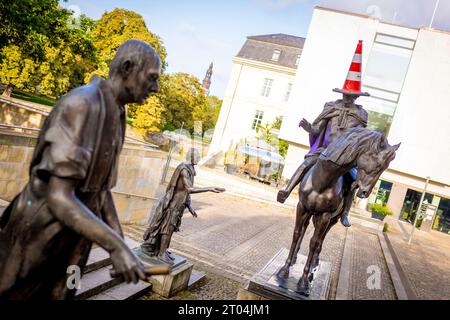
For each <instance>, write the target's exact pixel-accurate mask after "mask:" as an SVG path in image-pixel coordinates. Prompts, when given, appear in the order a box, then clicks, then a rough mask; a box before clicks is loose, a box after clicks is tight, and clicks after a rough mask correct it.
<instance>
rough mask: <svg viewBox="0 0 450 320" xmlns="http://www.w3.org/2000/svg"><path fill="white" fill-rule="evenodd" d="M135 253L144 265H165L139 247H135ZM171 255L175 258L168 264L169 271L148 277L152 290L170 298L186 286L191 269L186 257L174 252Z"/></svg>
mask: <svg viewBox="0 0 450 320" xmlns="http://www.w3.org/2000/svg"><path fill="white" fill-rule="evenodd" d="M135 253H136V255H137V256H138V257H139V258H140V259H141V261H142V262H143V263H144V264H145V265H148V266H160V265H167V264H165V263H164V262H162V261H161V260H159V259H157V258H155V257H149V256H148V255H146V254H145V253H142V252H141V249H140V248H138V249H136V250H135ZM172 256H173V257H174V258H175V260H174V264H173V265H171V266H170V267H171V271H170V273H169V274H166V275H157V276H151V277H150V279H149V282H150V283H151V284H152V291H153V292H155V293H157V294H159V295H160V296H163V297H165V298H170V297H172V296H173V295H175V294H177V293H178V292H180V291H183V290H186V289H187V288H188V285H189V278H190V277H191V273H192V269H193V265H192V263H190V262H188V261H187V260H186V258H184V257H180V256H178V255H176V254H174V253H172Z"/></svg>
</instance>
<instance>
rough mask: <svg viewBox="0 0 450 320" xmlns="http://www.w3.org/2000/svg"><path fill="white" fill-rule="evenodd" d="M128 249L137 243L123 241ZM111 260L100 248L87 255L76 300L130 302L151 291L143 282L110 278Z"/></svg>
mask: <svg viewBox="0 0 450 320" xmlns="http://www.w3.org/2000/svg"><path fill="white" fill-rule="evenodd" d="M125 243H126V244H127V245H128V247H129V248H131V249H134V248H136V247H138V246H139V243H138V242H136V241H133V240H131V239H129V238H126V239H125ZM110 269H111V260H110V259H109V254H108V253H107V252H106V251H105V250H103V249H102V248H99V247H97V248H94V249H92V250H91V253H90V254H89V258H88V262H87V265H86V268H85V271H84V274H83V276H82V278H81V288H80V289H79V290H78V291H77V293H76V296H75V299H77V300H132V299H137V298H139V297H141V296H143V295H145V294H147V293H149V292H150V291H151V289H152V285H151V284H150V283H148V282H145V281H139V282H138V283H137V284H134V283H128V284H127V283H124V282H122V280H121V279H118V278H111V276H110V275H109V270H110Z"/></svg>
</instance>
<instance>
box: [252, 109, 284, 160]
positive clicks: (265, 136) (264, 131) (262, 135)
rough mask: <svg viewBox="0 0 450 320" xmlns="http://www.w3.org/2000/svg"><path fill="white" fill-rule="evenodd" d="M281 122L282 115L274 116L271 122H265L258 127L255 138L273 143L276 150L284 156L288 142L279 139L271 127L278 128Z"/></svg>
mask: <svg viewBox="0 0 450 320" xmlns="http://www.w3.org/2000/svg"><path fill="white" fill-rule="evenodd" d="M282 122H283V117H281V116H279V117H277V118H275V120H274V121H273V122H272V123H269V122H266V124H264V125H260V126H259V127H258V135H257V138H258V139H261V140H263V141H265V142H267V143H268V144H270V145H275V146H277V147H278V152H279V153H280V155H281V156H282V157H283V158H284V157H285V156H286V154H287V151H288V148H289V143H288V142H287V141H286V140H283V139H279V138H278V136H276V135H275V134H274V133H273V129H277V130H280V128H281V123H282Z"/></svg>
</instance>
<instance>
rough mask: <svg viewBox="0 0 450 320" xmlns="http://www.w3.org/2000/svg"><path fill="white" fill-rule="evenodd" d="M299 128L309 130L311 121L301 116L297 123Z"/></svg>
mask: <svg viewBox="0 0 450 320" xmlns="http://www.w3.org/2000/svg"><path fill="white" fill-rule="evenodd" d="M298 126H299V127H300V128H303V129H304V130H305V131H306V132H311V123H309V122H308V120H306V119H305V118H303V119H302V120H301V121H300V123H299V124H298Z"/></svg>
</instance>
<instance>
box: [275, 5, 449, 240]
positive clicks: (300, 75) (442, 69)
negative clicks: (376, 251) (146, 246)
mask: <svg viewBox="0 0 450 320" xmlns="http://www.w3.org/2000/svg"><path fill="white" fill-rule="evenodd" d="M306 39H307V41H306V42H305V45H304V48H303V51H302V56H301V59H300V62H299V66H298V71H297V76H296V78H295V81H294V86H293V89H292V94H291V98H290V101H289V102H288V106H287V109H286V112H285V114H284V116H283V119H284V121H283V124H282V127H281V130H280V135H279V137H280V138H282V139H285V140H287V141H289V144H290V146H289V150H288V154H287V156H286V161H285V168H284V171H283V174H282V175H283V177H284V178H287V179H289V178H290V177H291V175H292V174H293V172H294V171H295V169H296V168H297V167H298V165H299V164H300V163H301V162H302V161H303V157H304V155H305V154H306V153H307V151H308V148H309V144H308V135H307V133H306V132H304V131H303V130H301V129H300V128H299V127H298V122H299V120H300V119H302V118H306V119H308V120H309V121H310V122H311V121H313V120H314V119H315V118H316V117H317V116H318V115H319V113H320V112H321V110H322V109H323V106H324V104H325V102H327V101H333V100H336V99H340V98H341V97H342V95H340V94H338V93H335V92H333V91H332V89H333V88H336V87H338V88H340V87H341V86H342V84H343V82H344V80H345V77H346V75H347V72H348V68H349V65H350V62H351V59H352V57H353V54H354V50H355V47H356V44H357V42H358V40H363V61H362V63H363V64H362V66H363V73H362V84H363V87H362V91H367V92H369V93H370V94H371V97H360V98H359V99H358V100H357V103H358V104H361V105H363V106H364V108H365V109H366V110H367V111H368V112H369V128H371V129H374V130H378V131H381V132H384V133H385V134H386V135H387V137H388V140H389V142H390V143H391V144H396V143H399V142H401V143H402V145H401V147H400V149H399V151H398V152H397V157H396V159H395V160H394V161H393V162H392V163H391V165H390V168H389V169H388V170H387V171H386V172H385V173H384V174H383V175H382V177H381V180H380V181H379V183H378V184H377V187H376V189H375V193H377V191H383V192H382V193H383V194H384V195H385V196H386V199H385V202H386V203H387V205H388V206H389V207H390V208H391V209H392V210H393V211H394V213H395V214H396V215H397V217H398V218H399V219H409V218H410V217H411V214H412V213H413V211H414V210H416V209H417V202H418V198H419V199H420V195H421V192H422V190H423V188H424V184H425V180H426V177H428V176H429V177H430V183H429V186H428V189H427V194H426V196H425V198H426V199H427V201H428V202H429V203H430V204H432V205H434V206H435V209H436V210H435V211H436V213H435V216H433V217H432V219H433V221H432V224H433V226H432V227H433V228H434V229H437V230H439V231H443V232H449V229H450V200H449V199H450V170H449V167H450V165H449V163H450V148H449V146H448V144H449V142H450V33H448V32H444V31H440V30H434V29H428V28H421V29H414V28H408V27H403V26H398V25H392V24H387V23H383V22H380V21H379V20H377V19H374V18H371V17H367V16H363V15H357V14H350V13H345V12H340V11H336V10H331V9H326V8H321V7H316V8H315V10H314V13H313V17H312V20H311V24H310V27H309V30H308V34H307V37H306ZM376 198H377V197H376V196H374V197H372V198H371V199H370V201H375V200H376ZM414 208H416V209H414ZM430 219H431V218H430Z"/></svg>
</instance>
